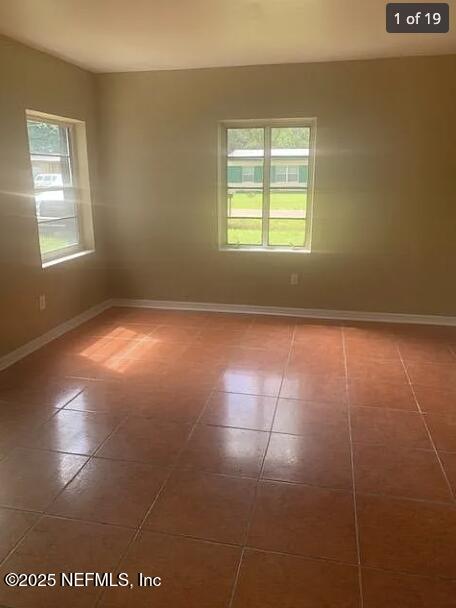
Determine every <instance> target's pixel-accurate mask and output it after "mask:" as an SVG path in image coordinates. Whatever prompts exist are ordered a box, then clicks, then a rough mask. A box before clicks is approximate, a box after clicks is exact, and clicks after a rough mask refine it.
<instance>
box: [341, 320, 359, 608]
mask: <svg viewBox="0 0 456 608" xmlns="http://www.w3.org/2000/svg"><path fill="white" fill-rule="evenodd" d="M341 334H342V350H343V356H344V366H345V392H346V400H347V423H348V437H349V442H350V463H351V471H352V483H353V487H352V492H353V511H354V513H353V515H354V521H355V537H356V552H357V561H358V585H359V601H360V608H363V605H364V595H363V577H362V571H361V543H360V534H359V526H358V507H357V502H356V481H355V463H354V454H353V437H352V425H351V409H350V399H349V387H348V363H347V347H346V342H345V329H344V326H343V325H342V326H341Z"/></svg>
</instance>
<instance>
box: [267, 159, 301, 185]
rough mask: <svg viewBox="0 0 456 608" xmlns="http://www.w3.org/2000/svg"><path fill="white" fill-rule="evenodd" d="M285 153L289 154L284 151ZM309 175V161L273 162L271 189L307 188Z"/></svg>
mask: <svg viewBox="0 0 456 608" xmlns="http://www.w3.org/2000/svg"><path fill="white" fill-rule="evenodd" d="M283 152H288V150H283ZM308 173H309V163H308V160H304V159H302V160H297V159H289V160H285V159H284V160H273V161H272V162H271V188H274V187H281V186H291V187H294V188H297V187H299V186H301V187H307V180H308Z"/></svg>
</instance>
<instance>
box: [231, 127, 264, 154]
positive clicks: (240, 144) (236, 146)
mask: <svg viewBox="0 0 456 608" xmlns="http://www.w3.org/2000/svg"><path fill="white" fill-rule="evenodd" d="M227 146H228V156H229V157H230V158H245V157H247V158H248V157H253V158H258V157H262V156H264V129H227Z"/></svg>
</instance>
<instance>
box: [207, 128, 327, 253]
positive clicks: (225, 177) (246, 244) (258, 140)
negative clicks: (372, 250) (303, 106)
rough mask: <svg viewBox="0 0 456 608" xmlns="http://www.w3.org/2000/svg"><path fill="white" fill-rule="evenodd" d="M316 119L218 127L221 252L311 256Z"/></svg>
mask: <svg viewBox="0 0 456 608" xmlns="http://www.w3.org/2000/svg"><path fill="white" fill-rule="evenodd" d="M315 128H316V121H315V119H283V120H272V121H239V122H234V121H229V122H225V123H223V124H221V126H220V159H219V175H220V180H219V184H220V193H219V194H220V202H219V237H220V247H221V248H222V249H226V248H228V249H236V248H241V249H253V250H271V251H274V250H275V251H282V250H297V251H309V250H310V239H311V222H312V176H313V166H314V150H315Z"/></svg>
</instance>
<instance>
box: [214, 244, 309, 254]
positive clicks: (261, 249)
mask: <svg viewBox="0 0 456 608" xmlns="http://www.w3.org/2000/svg"><path fill="white" fill-rule="evenodd" d="M219 251H242V252H243V253H245V252H247V251H249V252H253V253H301V254H302V253H311V250H310V249H309V248H307V247H296V248H295V249H291V248H290V247H226V246H221V247H219Z"/></svg>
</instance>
